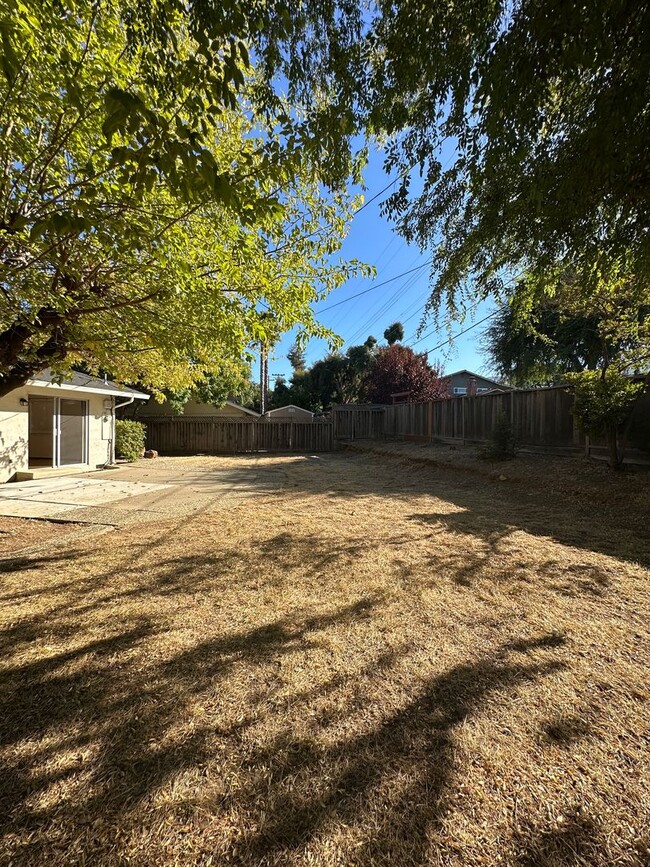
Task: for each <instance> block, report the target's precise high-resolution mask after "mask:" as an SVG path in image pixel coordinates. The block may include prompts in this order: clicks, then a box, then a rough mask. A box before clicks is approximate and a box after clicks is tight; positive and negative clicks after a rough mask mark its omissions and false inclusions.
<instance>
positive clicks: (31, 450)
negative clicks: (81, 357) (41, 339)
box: [0, 370, 149, 482]
mask: <svg viewBox="0 0 650 867" xmlns="http://www.w3.org/2000/svg"><path fill="white" fill-rule="evenodd" d="M136 398H137V399H138V400H149V395H148V394H142V393H141V392H139V391H133V390H131V389H125V388H121V387H120V386H119V385H116V383H114V382H108V381H105V380H103V379H95V378H94V377H92V376H87V375H86V374H84V373H73V374H71V375H70V376H69V377H67V378H66V379H64V380H62V381H61V382H57V381H56V380H55V378H54V377H53V374H52V373H51V371H50V370H44V371H42V372H41V373H39V374H37V375H36V376H34V377H33V378H32V379H30V380H29V381H28V382H27V384H26V385H24V386H22V387H21V388H16V389H14V390H13V391H11V392H9V394H6V395H4V397H0V482H8V481H12V480H14V479H17V480H22V481H24V480H26V479H32V478H38V477H41V476H45V475H57V474H59V473H61V474H64V473H66V472H83V471H88V470H94V469H98V468H100V467H103V466H106V465H108V464H111V463H113V462H114V460H115V408H116V407H119V406H121V405H124V404H126V403H131V402H132V401H133V400H135V399H136Z"/></svg>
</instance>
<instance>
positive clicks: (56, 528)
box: [0, 516, 81, 557]
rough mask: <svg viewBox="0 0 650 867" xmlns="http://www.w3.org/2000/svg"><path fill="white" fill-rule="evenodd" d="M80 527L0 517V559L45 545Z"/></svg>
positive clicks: (53, 522)
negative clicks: (5, 555)
mask: <svg viewBox="0 0 650 867" xmlns="http://www.w3.org/2000/svg"><path fill="white" fill-rule="evenodd" d="M80 526H81V525H79V524H68V523H58V522H55V521H41V520H33V519H31V518H6V517H4V516H0V557H2V556H3V555H4V554H10V553H12V552H14V551H20V550H21V549H23V548H31V547H33V546H34V545H47V544H48V543H49V542H52V541H56V540H58V539H63V537H64V536H68V535H69V534H70V533H74V532H76V531H78V530H79V528H80Z"/></svg>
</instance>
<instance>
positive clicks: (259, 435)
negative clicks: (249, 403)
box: [138, 416, 334, 455]
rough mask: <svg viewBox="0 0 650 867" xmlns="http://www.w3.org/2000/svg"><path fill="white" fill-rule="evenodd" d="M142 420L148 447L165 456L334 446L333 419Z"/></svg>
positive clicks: (319, 449)
mask: <svg viewBox="0 0 650 867" xmlns="http://www.w3.org/2000/svg"><path fill="white" fill-rule="evenodd" d="M138 421H141V422H143V424H145V425H146V427H147V440H146V442H147V448H149V449H156V451H157V452H159V453H160V454H161V455H194V454H237V453H242V452H328V451H331V450H332V448H333V447H334V439H333V436H332V422H329V421H307V422H296V421H291V420H289V421H285V420H282V421H270V420H269V421H255V420H252V419H251V420H250V421H248V420H245V421H240V420H238V419H224V418H219V417H215V418H211V417H209V416H202V417H201V418H197V417H195V418H191V417H182V416H181V417H178V416H173V417H160V416H157V417H155V418H154V417H149V418H147V417H146V416H140V417H139V418H138Z"/></svg>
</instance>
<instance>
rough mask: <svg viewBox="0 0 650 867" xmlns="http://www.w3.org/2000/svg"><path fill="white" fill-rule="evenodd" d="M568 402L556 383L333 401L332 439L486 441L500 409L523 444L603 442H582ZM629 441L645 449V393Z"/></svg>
mask: <svg viewBox="0 0 650 867" xmlns="http://www.w3.org/2000/svg"><path fill="white" fill-rule="evenodd" d="M572 406H573V395H572V394H571V393H570V392H569V391H568V390H567V389H566V388H564V387H562V386H559V387H557V388H544V389H530V390H525V391H524V390H522V391H512V392H495V393H492V394H479V395H475V396H473V397H452V398H448V399H445V400H435V401H429V402H427V403H402V404H395V405H394V406H384V407H377V406H372V407H368V406H362V405H359V406H336V407H334V409H333V412H332V422H333V425H334V437H335V439H384V438H389V437H393V438H394V437H396V438H400V439H416V440H432V439H438V440H445V441H449V442H460V443H485V442H487V441H488V440H489V439H490V435H491V433H492V431H493V430H494V428H495V425H496V422H497V418H498V417H499V415H501V414H503V415H505V417H506V418H507V419H508V420H509V421H510V423H511V425H512V429H513V431H514V434H515V437H516V440H517V442H518V443H519V444H520V445H522V446H531V447H539V448H541V449H550V450H555V451H576V450H578V449H583V450H584V449H586V448H592V449H600V448H602V447H604V443H600V442H594V441H592V442H591V443H586V442H585V438H584V437H583V435H582V434H581V433H580V432H579V430H578V426H577V424H576V423H575V420H574V417H573V414H572V412H571V409H572ZM628 441H629V444H630V445H631V446H632V448H633V449H637V450H639V451H640V452H644V451H645V452H646V453H647V452H648V451H650V394H644V395H642V396H641V397H640V398H639V400H638V401H637V405H636V407H635V410H634V413H633V417H632V423H631V425H630V431H629V434H628Z"/></svg>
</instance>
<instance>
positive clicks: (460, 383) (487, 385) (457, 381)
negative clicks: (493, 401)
mask: <svg viewBox="0 0 650 867" xmlns="http://www.w3.org/2000/svg"><path fill="white" fill-rule="evenodd" d="M470 379H475V380H476V393H477V394H483V393H485V392H486V391H492V390H493V389H495V388H498V387H502V388H503V390H504V391H509V390H510V389H508V388H507V387H506V386H496V385H495V384H494V382H490V380H489V379H484V378H483V377H482V376H477V375H476V374H475V373H465V372H464V371H463V372H461V373H456V374H453V375H452V376H450V377H449V378H448V382H449V394H450V396H451V397H458V396H459V395H461V394H467V388H468V386H469V381H470ZM454 389H465V391H454Z"/></svg>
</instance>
